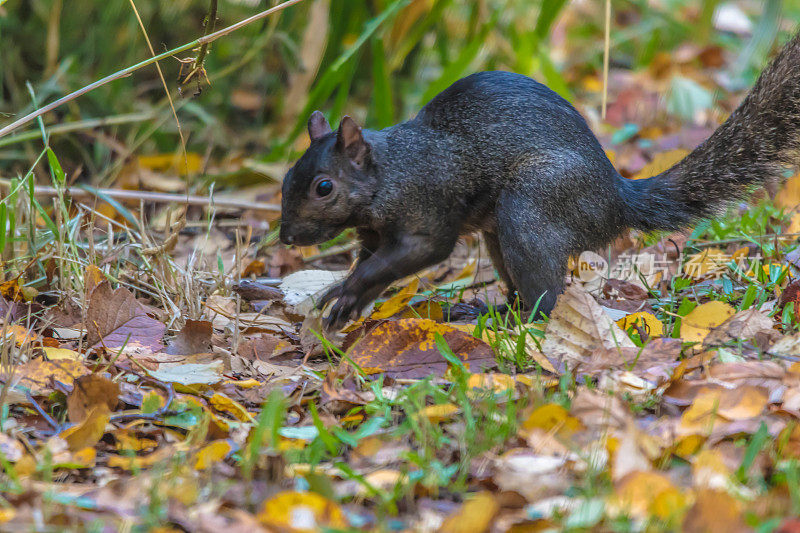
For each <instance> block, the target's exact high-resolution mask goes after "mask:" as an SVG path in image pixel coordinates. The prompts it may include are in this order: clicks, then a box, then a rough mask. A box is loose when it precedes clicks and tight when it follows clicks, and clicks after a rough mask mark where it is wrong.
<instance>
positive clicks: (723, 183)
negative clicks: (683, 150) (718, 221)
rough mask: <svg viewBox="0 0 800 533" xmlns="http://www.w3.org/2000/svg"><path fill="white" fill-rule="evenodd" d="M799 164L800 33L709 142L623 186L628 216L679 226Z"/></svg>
mask: <svg viewBox="0 0 800 533" xmlns="http://www.w3.org/2000/svg"><path fill="white" fill-rule="evenodd" d="M799 162H800V33H798V34H797V35H795V36H794V38H793V39H792V40H791V41H790V42H789V43H788V44H787V45H786V46H785V47H784V48H783V50H781V51H780V53H779V54H778V56H777V57H776V58H775V60H774V61H773V62H772V63H771V64H770V65H769V66H768V67H767V68H766V69H765V70H764V71H763V72H762V73H761V76H760V77H759V78H758V81H757V82H756V84H755V86H754V87H753V89H752V90H751V91H750V94H748V95H747V97H746V98H745V99H744V101H743V102H742V104H741V105H740V106H739V107H738V108H737V109H736V111H734V112H733V114H731V116H730V117H729V118H728V120H727V121H725V123H724V124H723V125H722V126H720V127H719V128H718V129H717V130H716V131H715V132H714V133H713V135H711V137H709V138H708V139H706V141H705V142H704V143H703V144H701V145H700V146H698V147H697V148H696V149H695V150H694V151H693V152H692V153H690V154H689V155H688V156H686V158H684V159H683V160H681V161H680V162H679V163H677V164H676V165H675V166H673V167H672V168H670V169H669V170H667V171H665V172H663V173H661V174H658V175H657V176H654V177H652V178H648V179H644V180H635V181H628V183H626V184H625V185H624V188H625V189H627V192H628V193H630V194H629V195H628V197H627V198H626V199H625V203H626V218H627V219H628V223H629V224H630V225H631V226H632V227H636V228H640V229H644V230H654V229H680V228H682V227H685V226H687V225H689V224H691V223H692V222H693V221H696V220H697V219H700V218H704V217H708V216H711V215H714V214H717V213H718V212H719V211H720V209H721V208H723V207H724V206H725V205H726V203H727V202H729V201H731V200H736V199H737V198H741V197H742V196H743V195H744V194H745V193H746V192H748V190H750V188H751V187H752V186H754V185H760V184H763V183H765V182H766V181H768V180H770V179H771V178H778V179H780V178H782V177H783V174H784V172H785V169H786V167H791V166H796V165H797V164H798V163H799Z"/></svg>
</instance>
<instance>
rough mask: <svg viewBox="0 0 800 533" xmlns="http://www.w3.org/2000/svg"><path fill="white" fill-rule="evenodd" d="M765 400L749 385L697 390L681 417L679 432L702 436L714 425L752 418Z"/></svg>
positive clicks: (763, 407)
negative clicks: (734, 387)
mask: <svg viewBox="0 0 800 533" xmlns="http://www.w3.org/2000/svg"><path fill="white" fill-rule="evenodd" d="M768 401H769V397H768V396H767V394H766V393H765V392H764V391H763V390H761V389H759V388H757V387H753V386H742V387H737V388H736V389H720V388H706V389H701V390H700V391H699V392H698V394H697V396H696V397H695V399H694V401H693V402H692V405H691V406H690V407H689V408H688V409H687V410H686V411H685V412H684V413H683V415H682V416H681V422H680V430H681V433H682V434H690V433H698V434H705V433H707V432H710V431H711V429H712V428H713V427H714V425H715V423H716V422H723V423H724V422H726V421H732V420H744V419H748V418H753V417H755V416H758V415H760V414H761V413H762V412H763V411H764V409H765V408H766V406H767V403H768Z"/></svg>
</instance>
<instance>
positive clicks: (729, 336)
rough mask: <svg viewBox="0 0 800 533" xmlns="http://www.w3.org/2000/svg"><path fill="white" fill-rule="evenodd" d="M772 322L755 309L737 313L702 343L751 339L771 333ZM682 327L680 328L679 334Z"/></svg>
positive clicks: (710, 343) (715, 343)
mask: <svg viewBox="0 0 800 533" xmlns="http://www.w3.org/2000/svg"><path fill="white" fill-rule="evenodd" d="M773 325H774V322H773V321H772V319H771V318H770V317H768V316H767V314H766V313H764V312H763V311H759V310H758V309H755V308H750V309H746V310H744V311H739V312H738V313H736V314H735V315H733V316H732V317H730V318H728V319H727V320H726V321H725V322H723V323H722V324H720V325H719V326H717V327H716V328H714V329H713V330H712V331H711V333H709V335H708V336H707V337H706V338H705V340H704V341H703V345H705V346H715V345H720V344H726V343H728V342H731V341H737V340H745V339H752V338H754V337H755V336H756V334H758V333H759V332H762V331H771V330H772V326H773ZM682 332H683V326H681V333H682Z"/></svg>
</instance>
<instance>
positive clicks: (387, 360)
mask: <svg viewBox="0 0 800 533" xmlns="http://www.w3.org/2000/svg"><path fill="white" fill-rule="evenodd" d="M436 333H438V334H440V335H441V336H442V337H443V338H444V340H445V342H446V343H447V345H448V346H449V347H450V349H451V350H452V352H453V353H454V354H455V355H456V357H458V358H459V359H460V360H461V361H463V362H464V364H465V365H466V366H467V367H469V369H470V370H471V371H473V372H475V371H479V370H481V368H492V367H494V366H495V365H496V362H495V357H494V352H493V351H492V349H491V347H490V346H489V345H488V344H486V343H485V342H483V341H481V340H479V339H476V338H475V337H473V336H472V335H469V334H467V333H464V332H463V331H460V330H458V329H456V328H455V327H453V326H450V325H448V324H440V323H437V322H434V321H433V320H429V319H426V318H404V319H401V320H396V321H385V322H382V323H379V324H378V325H377V326H375V327H374V328H373V329H371V330H370V331H369V332H368V333H367V334H366V335H365V336H364V337H363V338H361V339H359V340H358V341H357V342H356V343H355V344H354V345H353V346H352V347H351V349H350V351H349V355H350V357H351V359H352V360H353V362H354V363H356V364H357V365H358V366H359V367H361V368H362V369H364V371H365V372H367V373H372V374H375V373H379V372H384V373H386V375H387V376H390V377H394V378H398V377H402V378H422V377H426V376H430V375H438V376H441V375H444V373H445V371H446V370H447V368H448V365H449V363H448V362H447V360H446V359H445V358H444V356H443V355H442V354H441V352H439V348H438V347H437V346H436V342H435V334H436Z"/></svg>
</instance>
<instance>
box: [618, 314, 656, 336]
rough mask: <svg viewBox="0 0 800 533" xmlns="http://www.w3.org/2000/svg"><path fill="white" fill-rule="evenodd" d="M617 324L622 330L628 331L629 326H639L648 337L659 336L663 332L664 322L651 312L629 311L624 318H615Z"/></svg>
mask: <svg viewBox="0 0 800 533" xmlns="http://www.w3.org/2000/svg"><path fill="white" fill-rule="evenodd" d="M617 325H618V326H619V327H620V328H622V329H623V330H624V331H628V328H631V327H634V328H639V329H641V330H642V332H644V333H646V334H647V336H648V337H660V336H662V335H663V334H664V324H663V323H662V322H661V321H660V320H659V319H657V318H656V317H655V315H653V313H648V312H646V311H639V312H638V313H631V314H630V315H627V316H625V317H624V318H620V319H619V320H617Z"/></svg>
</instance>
